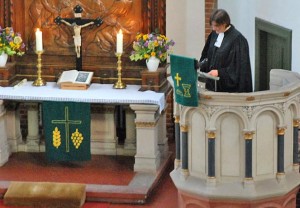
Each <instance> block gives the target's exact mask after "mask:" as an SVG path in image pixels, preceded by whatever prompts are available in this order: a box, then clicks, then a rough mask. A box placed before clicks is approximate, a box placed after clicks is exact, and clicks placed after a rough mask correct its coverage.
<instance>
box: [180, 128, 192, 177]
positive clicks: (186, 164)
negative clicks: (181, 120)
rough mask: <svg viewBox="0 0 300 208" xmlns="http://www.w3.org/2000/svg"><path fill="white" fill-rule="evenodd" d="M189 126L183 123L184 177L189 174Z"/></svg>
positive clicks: (182, 169)
mask: <svg viewBox="0 0 300 208" xmlns="http://www.w3.org/2000/svg"><path fill="white" fill-rule="evenodd" d="M188 128H189V127H188V126H185V125H181V126H180V130H181V153H182V157H181V161H182V162H181V173H182V175H183V177H184V178H186V177H188V176H189V174H190V173H189V158H188V156H189V150H188Z"/></svg>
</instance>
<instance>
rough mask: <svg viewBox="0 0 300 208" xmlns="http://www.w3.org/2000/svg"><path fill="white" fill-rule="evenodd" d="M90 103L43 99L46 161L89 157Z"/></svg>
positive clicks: (82, 159)
mask: <svg viewBox="0 0 300 208" xmlns="http://www.w3.org/2000/svg"><path fill="white" fill-rule="evenodd" d="M90 109H91V108H90V104H89V103H75V102H52V101H44V102H43V122H44V124H43V126H44V131H45V143H46V158H47V159H48V160H49V161H86V160H90V159H91V148H90V147H91V144H90V122H91V112H90V111H91V110H90Z"/></svg>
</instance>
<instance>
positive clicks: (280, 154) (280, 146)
mask: <svg viewBox="0 0 300 208" xmlns="http://www.w3.org/2000/svg"><path fill="white" fill-rule="evenodd" d="M284 133H285V127H278V129H277V141H278V142H277V178H284V177H285V172H284Z"/></svg>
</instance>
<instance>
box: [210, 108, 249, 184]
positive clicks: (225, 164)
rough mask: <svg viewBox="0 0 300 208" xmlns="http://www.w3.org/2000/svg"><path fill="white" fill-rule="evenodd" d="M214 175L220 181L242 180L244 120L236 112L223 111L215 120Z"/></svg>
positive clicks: (243, 167) (243, 166)
mask: <svg viewBox="0 0 300 208" xmlns="http://www.w3.org/2000/svg"><path fill="white" fill-rule="evenodd" d="M215 127H216V147H215V151H216V153H215V154H216V176H217V179H218V180H220V181H222V180H224V181H242V180H243V178H244V169H245V164H244V161H245V142H244V136H243V130H244V129H245V121H244V120H243V118H241V117H240V115H239V114H237V113H236V112H234V111H233V112H224V113H222V114H220V115H219V116H218V117H217V118H216V121H215Z"/></svg>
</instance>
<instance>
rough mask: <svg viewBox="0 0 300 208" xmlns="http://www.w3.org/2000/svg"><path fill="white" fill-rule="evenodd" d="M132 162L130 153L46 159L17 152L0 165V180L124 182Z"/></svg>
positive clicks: (39, 154) (37, 154)
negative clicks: (83, 158) (84, 158)
mask: <svg viewBox="0 0 300 208" xmlns="http://www.w3.org/2000/svg"><path fill="white" fill-rule="evenodd" d="M133 163H134V157H124V156H104V155H93V156H92V160H91V161H86V162H57V163H48V162H47V161H46V159H45V158H44V153H22V152H19V153H14V154H12V156H11V157H10V158H9V162H8V163H6V164H5V165H4V166H2V167H1V171H0V181H38V182H39V181H45V182H76V183H85V184H102V185H106V184H109V185H128V184H129V182H130V181H131V180H132V178H133V177H134V175H135V173H134V172H133ZM118 170H122V172H120V171H118Z"/></svg>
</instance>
